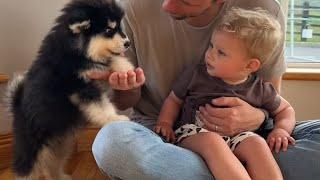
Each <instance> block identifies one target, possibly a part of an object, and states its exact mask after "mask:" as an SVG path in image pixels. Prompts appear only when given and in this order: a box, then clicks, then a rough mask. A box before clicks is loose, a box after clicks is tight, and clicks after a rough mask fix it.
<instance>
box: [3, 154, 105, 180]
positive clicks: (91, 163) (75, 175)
mask: <svg viewBox="0 0 320 180" xmlns="http://www.w3.org/2000/svg"><path fill="white" fill-rule="evenodd" d="M65 172H66V173H67V174H70V175H71V176H72V179H75V180H111V179H110V178H109V177H106V176H104V175H103V174H102V173H101V172H100V170H99V168H98V166H97V165H96V163H95V160H94V158H93V155H92V153H91V152H79V153H76V154H74V156H73V157H72V158H70V160H69V161H68V162H67V164H66V166H65ZM13 179H14V175H13V172H12V170H11V169H4V170H2V171H0V180H13ZM41 179H44V178H41Z"/></svg>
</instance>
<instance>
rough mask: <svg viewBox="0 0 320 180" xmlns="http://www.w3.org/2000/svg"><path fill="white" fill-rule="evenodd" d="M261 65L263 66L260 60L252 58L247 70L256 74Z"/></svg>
mask: <svg viewBox="0 0 320 180" xmlns="http://www.w3.org/2000/svg"><path fill="white" fill-rule="evenodd" d="M260 65H261V63H260V60H259V59H257V58H252V59H250V60H249V63H248V64H247V67H246V68H247V69H248V70H249V71H251V72H256V71H258V70H259V68H260Z"/></svg>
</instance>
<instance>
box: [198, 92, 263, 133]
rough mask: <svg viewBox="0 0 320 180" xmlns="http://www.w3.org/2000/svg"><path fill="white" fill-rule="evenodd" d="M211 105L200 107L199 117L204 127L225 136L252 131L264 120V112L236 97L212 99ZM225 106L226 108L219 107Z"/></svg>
mask: <svg viewBox="0 0 320 180" xmlns="http://www.w3.org/2000/svg"><path fill="white" fill-rule="evenodd" d="M212 104H213V105H214V106H218V107H212V106H211V105H209V104H206V105H205V107H200V108H199V110H200V118H201V120H202V121H203V123H204V125H205V128H207V129H208V130H210V131H214V132H217V133H219V134H221V135H225V136H234V135H236V134H239V133H240V132H243V131H253V130H256V129H258V128H259V127H260V125H261V124H262V123H263V121H264V118H265V117H264V113H263V112H262V111H261V110H260V109H257V108H254V107H252V106H251V105H250V104H248V103H247V102H245V101H243V100H241V99H240V98H237V97H220V98H217V99H213V100H212ZM219 107H226V108H219Z"/></svg>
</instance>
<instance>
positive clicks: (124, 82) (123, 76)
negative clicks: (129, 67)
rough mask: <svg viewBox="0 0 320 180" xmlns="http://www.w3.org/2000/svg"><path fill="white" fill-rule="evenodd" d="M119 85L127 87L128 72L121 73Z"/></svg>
mask: <svg viewBox="0 0 320 180" xmlns="http://www.w3.org/2000/svg"><path fill="white" fill-rule="evenodd" d="M119 85H120V86H121V87H123V88H126V86H127V85H128V75H127V73H119Z"/></svg>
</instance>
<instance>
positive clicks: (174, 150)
mask: <svg viewBox="0 0 320 180" xmlns="http://www.w3.org/2000/svg"><path fill="white" fill-rule="evenodd" d="M121 2H122V3H123V7H124V8H125V11H126V14H127V15H126V18H125V20H124V25H125V28H126V32H127V34H128V36H129V37H130V40H131V42H132V44H133V46H132V47H131V49H130V50H129V51H128V53H127V55H128V56H129V57H130V58H131V60H132V61H133V62H134V63H135V65H137V66H139V67H141V68H142V69H143V71H142V69H140V68H138V69H137V70H135V71H131V72H128V73H112V74H111V75H110V76H106V77H107V79H108V81H109V83H110V86H111V87H112V88H113V89H114V91H113V94H112V98H113V100H114V101H115V103H116V104H117V106H118V107H119V108H121V109H126V108H128V107H132V106H133V109H134V113H133V115H132V120H133V121H135V122H138V123H140V124H142V125H143V126H145V127H147V128H149V129H152V128H153V126H154V124H155V122H156V119H157V116H158V113H159V111H160V108H161V105H162V103H163V100H164V98H165V97H166V96H167V94H168V93H169V91H170V88H171V86H172V83H173V81H174V80H175V79H176V77H177V76H178V74H179V73H181V71H182V69H183V68H184V67H185V66H187V65H189V64H191V63H196V62H199V61H200V60H202V58H203V54H204V52H205V50H206V47H207V45H208V42H209V39H210V35H211V32H212V30H213V29H214V27H215V24H216V23H219V20H220V18H221V16H223V14H224V13H225V11H226V10H228V9H229V8H230V7H234V6H238V7H241V8H247V9H248V8H256V7H261V8H262V9H265V10H267V11H269V12H270V13H271V14H272V15H274V16H275V17H276V18H277V19H278V21H279V22H280V24H281V25H282V30H283V31H284V15H283V13H282V11H281V9H280V6H279V4H278V3H277V2H276V1H274V0H226V1H225V2H224V1H223V0H217V1H212V0H122V1H121ZM161 6H162V9H163V10H164V11H162V10H161ZM277 49H278V50H277V52H275V53H274V54H273V55H272V57H270V60H269V61H268V63H266V64H264V68H262V70H261V71H260V72H259V74H260V76H261V77H263V78H264V79H265V80H267V81H270V82H272V83H273V85H274V86H275V87H276V88H277V89H278V91H279V89H280V82H281V75H282V74H283V72H284V69H285V63H284V57H283V43H282V44H281V45H280V46H279V48H277ZM144 74H145V76H144ZM145 77H146V79H147V80H146V81H145ZM93 78H103V77H102V76H100V77H99V75H97V77H93ZM142 84H143V86H142ZM213 103H214V104H215V105H216V106H228V107H229V108H213V107H211V106H209V105H207V106H205V107H204V108H201V114H202V117H203V121H204V122H205V124H206V126H207V127H208V128H209V129H210V130H212V131H217V132H219V133H221V134H225V135H229V136H232V135H234V134H237V133H238V132H240V131H243V130H256V129H258V128H259V127H260V125H261V124H262V123H263V122H264V119H265V118H266V117H265V115H266V114H265V113H263V111H262V110H261V109H257V108H254V107H251V106H250V105H249V104H247V103H245V102H244V101H242V100H240V99H238V98H219V99H216V101H214V102H213ZM143 126H141V125H139V124H137V123H133V122H116V123H112V124H110V125H107V126H106V127H104V128H103V129H102V130H101V131H100V132H99V134H98V135H97V137H96V140H95V142H94V145H93V153H94V156H95V159H96V161H97V163H98V165H99V167H100V168H101V169H102V170H103V171H104V172H106V173H108V174H110V175H112V176H115V177H119V178H121V179H213V176H212V175H211V174H210V172H209V171H208V169H207V167H206V165H205V163H204V162H203V160H202V159H201V158H200V157H199V156H198V155H196V154H194V153H192V152H190V151H188V150H185V149H182V148H179V147H177V146H174V145H172V144H168V143H164V142H163V141H162V139H161V138H160V137H159V136H157V135H156V134H154V133H153V132H152V131H151V130H149V129H147V128H145V127H143ZM319 129H320V122H319V121H314V122H311V123H308V124H302V125H299V126H297V127H296V131H295V133H294V135H295V138H296V139H297V145H296V146H295V147H290V148H289V150H288V151H287V152H285V153H280V154H277V155H276V158H277V160H278V163H279V165H280V167H281V169H282V171H283V175H284V177H285V178H288V179H295V178H296V179H301V178H305V179H308V178H310V179H311V178H313V177H315V176H318V177H320V172H319V171H318V170H319V159H320V143H319V142H320V137H319V136H320V132H319V131H320V130H319ZM311 130H313V131H312V132H313V134H312V135H314V136H311V135H310V134H309V133H308V132H311ZM302 133H307V134H304V136H299V135H301V134H302ZM305 137H308V138H309V139H307V140H305V139H302V140H301V141H300V140H299V139H300V138H305ZM310 137H311V138H310ZM310 140H313V141H311V142H310ZM213 153H214V152H213ZM314 158H316V159H318V160H314ZM298 159H299V160H298ZM168 164H170V166H168ZM307 164H308V169H307V170H306V171H305V172H304V170H303V168H304V167H305V166H306V165H307ZM310 166H311V167H310ZM172 167H175V168H172Z"/></svg>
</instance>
